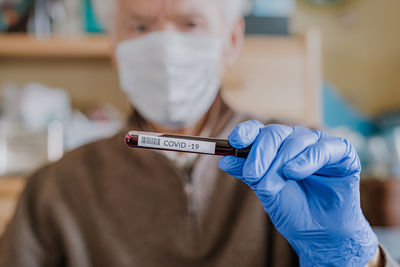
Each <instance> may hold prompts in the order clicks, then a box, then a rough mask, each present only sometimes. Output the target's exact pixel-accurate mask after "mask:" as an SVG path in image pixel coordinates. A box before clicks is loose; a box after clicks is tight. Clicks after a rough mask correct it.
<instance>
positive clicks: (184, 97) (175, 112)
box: [116, 32, 222, 129]
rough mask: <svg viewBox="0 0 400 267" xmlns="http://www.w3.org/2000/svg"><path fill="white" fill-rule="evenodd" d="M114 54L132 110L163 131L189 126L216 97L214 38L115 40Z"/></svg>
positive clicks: (174, 35) (217, 49) (159, 35)
mask: <svg viewBox="0 0 400 267" xmlns="http://www.w3.org/2000/svg"><path fill="white" fill-rule="evenodd" d="M116 55H117V62H118V68H119V77H120V84H121V87H122V89H123V91H124V92H125V93H126V94H127V95H128V97H129V98H130V100H131V102H132V104H133V105H134V107H135V108H136V109H137V110H138V111H139V113H140V114H141V115H142V116H143V117H144V118H146V119H147V120H149V121H151V122H154V123H157V124H159V125H161V126H164V127H166V128H168V129H178V128H184V127H188V126H192V125H194V124H195V123H196V122H198V120H200V119H201V117H202V116H203V115H204V114H205V113H206V112H207V111H208V109H209V108H210V106H211V105H212V104H213V102H214V101H215V98H216V96H217V94H218V91H219V86H220V83H221V81H220V74H219V71H220V68H219V67H220V65H219V64H220V59H221V55H222V41H220V40H219V39H218V38H212V37H204V36H198V35H194V34H191V33H180V32H154V33H149V34H147V35H145V36H144V37H139V38H135V39H131V40H127V41H123V42H121V43H120V44H119V45H118V46H117V49H116Z"/></svg>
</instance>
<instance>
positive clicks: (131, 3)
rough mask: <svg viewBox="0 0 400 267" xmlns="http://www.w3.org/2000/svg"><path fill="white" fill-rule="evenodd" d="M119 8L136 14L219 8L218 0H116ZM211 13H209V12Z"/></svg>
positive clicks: (200, 10) (208, 10)
mask: <svg viewBox="0 0 400 267" xmlns="http://www.w3.org/2000/svg"><path fill="white" fill-rule="evenodd" d="M118 2H119V6H120V10H123V11H124V12H125V13H132V14H133V15H138V16H154V17H157V16H159V15H160V14H165V15H190V14H193V13H195V14H197V13H200V14H201V13H204V14H205V13H210V12H211V13H212V14H215V13H216V11H219V10H220V7H221V6H220V0H118ZM209 15H211V14H209Z"/></svg>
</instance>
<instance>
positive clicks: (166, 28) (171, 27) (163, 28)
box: [157, 21, 177, 31]
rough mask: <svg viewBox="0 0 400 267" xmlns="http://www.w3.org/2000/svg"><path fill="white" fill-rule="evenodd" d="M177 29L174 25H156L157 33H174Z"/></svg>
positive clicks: (164, 23)
mask: <svg viewBox="0 0 400 267" xmlns="http://www.w3.org/2000/svg"><path fill="white" fill-rule="evenodd" d="M176 30H177V27H176V25H175V24H174V23H172V22H169V21H164V22H161V23H159V24H158V27H157V31H176Z"/></svg>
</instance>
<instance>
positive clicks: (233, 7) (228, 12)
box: [218, 0, 248, 23]
mask: <svg viewBox="0 0 400 267" xmlns="http://www.w3.org/2000/svg"><path fill="white" fill-rule="evenodd" d="M218 1H219V2H220V4H221V5H222V6H221V8H222V11H223V12H224V14H225V19H226V21H227V22H228V23H234V22H235V21H236V20H237V19H238V18H240V17H242V16H243V13H244V9H245V0H218ZM246 2H248V1H246Z"/></svg>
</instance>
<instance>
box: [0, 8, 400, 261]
mask: <svg viewBox="0 0 400 267" xmlns="http://www.w3.org/2000/svg"><path fill="white" fill-rule="evenodd" d="M109 1H112V0H68V1H67V0H0V177H1V178H0V233H1V232H2V231H3V228H4V226H5V225H6V223H7V221H8V220H9V219H10V216H11V214H12V212H13V210H14V207H15V202H16V199H17V197H18V195H19V193H20V192H21V190H22V188H23V186H24V184H25V177H27V176H29V174H30V173H32V172H33V171H34V170H36V169H37V168H39V167H40V166H42V165H43V164H46V163H49V162H54V161H57V160H59V159H60V158H61V157H62V156H63V154H64V153H65V152H67V151H70V150H72V149H75V148H77V147H79V146H81V145H84V144H86V143H89V142H93V141H95V140H98V139H100V138H104V137H108V136H111V135H113V134H115V133H116V132H118V131H119V129H120V128H121V127H122V126H123V125H124V122H125V120H126V118H127V116H128V115H129V112H130V110H131V107H130V106H129V102H128V101H127V99H126V98H125V97H124V95H123V94H122V93H121V92H120V90H119V89H118V78H117V74H116V71H115V69H114V67H113V65H112V63H111V60H110V52H111V46H110V43H109V40H108V38H107V36H106V34H105V31H106V28H107V25H108V22H109V18H108V17H109V14H107V11H108V10H109ZM398 10H400V2H399V1H398V0H381V1H375V0H297V1H295V0H246V10H245V14H246V33H247V36H246V43H245V49H244V52H243V55H242V56H241V58H240V60H239V62H238V64H237V65H236V66H235V67H233V68H232V70H230V72H229V74H228V76H227V78H226V80H225V81H224V90H223V95H224V98H225V99H226V101H227V102H229V103H230V104H231V105H232V106H234V107H235V108H236V109H238V110H241V111H244V112H248V113H252V114H254V115H257V116H259V117H262V118H265V119H278V120H284V121H288V122H293V123H296V124H304V125H307V126H310V127H318V128H322V129H325V130H327V131H329V132H331V133H332V134H334V135H337V136H343V137H346V138H348V139H349V140H351V141H352V143H353V144H354V145H355V146H356V148H357V149H358V151H359V155H360V158H361V161H362V163H363V173H362V186H361V191H362V205H363V209H364V212H365V214H366V216H367V217H368V219H369V221H370V222H371V224H373V225H374V227H375V230H376V232H377V233H378V235H379V237H380V240H381V242H382V243H383V244H384V245H385V246H386V247H387V248H388V250H389V252H390V253H391V254H392V255H393V256H394V257H395V258H397V259H400V244H399V241H398V240H400V73H399V71H400V34H399V31H398V25H400V16H398Z"/></svg>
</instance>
